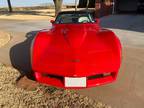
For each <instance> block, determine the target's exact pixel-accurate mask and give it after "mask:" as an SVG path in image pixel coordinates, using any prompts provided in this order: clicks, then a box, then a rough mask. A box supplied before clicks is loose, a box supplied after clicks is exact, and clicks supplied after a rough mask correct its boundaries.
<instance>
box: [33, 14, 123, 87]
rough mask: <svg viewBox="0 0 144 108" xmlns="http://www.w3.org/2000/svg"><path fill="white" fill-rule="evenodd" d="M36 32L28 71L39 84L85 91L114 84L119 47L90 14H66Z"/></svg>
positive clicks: (112, 34)
mask: <svg viewBox="0 0 144 108" xmlns="http://www.w3.org/2000/svg"><path fill="white" fill-rule="evenodd" d="M51 23H52V28H51V29H50V30H42V31H40V32H39V33H38V34H37V36H36V37H35V39H34V40H33V43H32V46H31V61H32V69H33V71H34V76H35V78H36V80H37V81H38V82H40V83H45V84H48V85H52V86H56V87H62V88H87V87H94V86H97V85H102V84H106V83H111V82H113V81H115V80H116V78H117V74H118V71H119V68H120V64H121V44H120V41H119V39H118V38H117V36H116V35H115V34H114V33H113V32H112V31H110V30H107V29H102V28H101V27H100V26H99V24H98V21H97V20H95V19H94V18H93V17H92V15H91V13H89V12H83V11H77V12H75V11H67V12H61V13H59V14H58V16H57V18H56V20H55V21H51Z"/></svg>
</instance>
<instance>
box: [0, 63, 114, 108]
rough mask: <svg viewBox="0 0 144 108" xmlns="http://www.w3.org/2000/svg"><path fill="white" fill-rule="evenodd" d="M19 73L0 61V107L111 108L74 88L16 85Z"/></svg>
mask: <svg viewBox="0 0 144 108" xmlns="http://www.w3.org/2000/svg"><path fill="white" fill-rule="evenodd" d="M19 76H20V73H19V72H18V71H17V70H15V69H13V68H12V67H7V66H5V65H3V64H1V63H0V108H111V107H110V106H108V105H105V104H103V103H102V102H99V101H98V102H97V101H95V100H92V99H89V98H88V97H86V96H83V95H80V94H78V93H76V92H75V91H74V90H63V89H58V88H54V87H48V86H45V85H41V84H39V86H37V87H36V88H35V89H32V90H25V89H23V88H19V87H17V84H16V83H17V82H16V80H17V78H18V77H19Z"/></svg>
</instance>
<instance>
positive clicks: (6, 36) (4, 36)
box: [0, 31, 10, 47]
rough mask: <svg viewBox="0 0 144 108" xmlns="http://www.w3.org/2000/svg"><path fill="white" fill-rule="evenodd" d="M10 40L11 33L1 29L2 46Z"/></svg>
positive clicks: (0, 42) (0, 44) (0, 45)
mask: <svg viewBox="0 0 144 108" xmlns="http://www.w3.org/2000/svg"><path fill="white" fill-rule="evenodd" d="M9 41H10V35H9V34H8V33H6V32H2V31H0V47H2V46H4V45H5V44H7V43H8V42H9Z"/></svg>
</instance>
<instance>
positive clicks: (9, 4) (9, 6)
mask: <svg viewBox="0 0 144 108" xmlns="http://www.w3.org/2000/svg"><path fill="white" fill-rule="evenodd" d="M7 3H8V8H9V12H12V11H13V10H12V5H11V1H10V0H7Z"/></svg>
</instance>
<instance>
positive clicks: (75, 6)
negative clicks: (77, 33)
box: [75, 0, 78, 11]
mask: <svg viewBox="0 0 144 108" xmlns="http://www.w3.org/2000/svg"><path fill="white" fill-rule="evenodd" d="M77 1H78V0H75V11H77Z"/></svg>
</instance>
